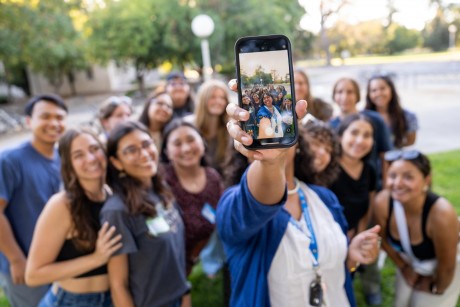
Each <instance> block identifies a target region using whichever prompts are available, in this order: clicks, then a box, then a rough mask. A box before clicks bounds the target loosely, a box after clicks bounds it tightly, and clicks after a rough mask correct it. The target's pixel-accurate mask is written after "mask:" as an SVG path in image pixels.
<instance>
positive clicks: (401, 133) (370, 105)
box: [366, 76, 418, 148]
mask: <svg viewBox="0 0 460 307" xmlns="http://www.w3.org/2000/svg"><path fill="white" fill-rule="evenodd" d="M366 109H367V110H373V111H377V112H379V113H380V115H381V116H382V118H383V120H384V121H385V123H386V124H387V126H388V127H389V128H390V131H391V135H392V140H393V144H394V146H395V147H396V148H402V147H405V146H410V145H413V144H414V143H415V139H416V136H417V130H418V120H417V116H416V115H415V114H414V113H412V112H410V111H408V110H406V109H403V108H402V106H401V104H400V102H399V96H398V93H397V92H396V87H395V85H394V83H393V81H392V80H391V79H390V77H387V76H376V77H372V78H371V79H370V80H369V82H368V84H367V95H366Z"/></svg>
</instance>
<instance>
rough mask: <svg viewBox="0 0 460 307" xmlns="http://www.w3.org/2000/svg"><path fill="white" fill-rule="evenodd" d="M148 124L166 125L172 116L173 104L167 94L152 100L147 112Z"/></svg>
mask: <svg viewBox="0 0 460 307" xmlns="http://www.w3.org/2000/svg"><path fill="white" fill-rule="evenodd" d="M148 114H149V118H150V123H152V122H158V123H161V124H163V125H164V124H166V123H167V122H168V121H169V120H170V119H171V117H172V114H173V102H172V99H171V97H170V96H169V95H168V94H162V95H159V96H158V97H155V98H153V99H152V101H151V102H150V105H149V110H148Z"/></svg>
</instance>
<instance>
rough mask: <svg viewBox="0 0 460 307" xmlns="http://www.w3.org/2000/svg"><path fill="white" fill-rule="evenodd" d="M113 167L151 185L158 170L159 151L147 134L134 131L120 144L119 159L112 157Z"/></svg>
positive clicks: (123, 138) (118, 149) (121, 140)
mask: <svg viewBox="0 0 460 307" xmlns="http://www.w3.org/2000/svg"><path fill="white" fill-rule="evenodd" d="M110 160H111V162H112V163H113V165H114V166H115V167H116V168H117V169H118V170H119V171H124V172H126V174H128V175H129V176H131V177H133V178H135V179H137V180H139V181H141V182H143V183H145V184H146V185H149V184H150V182H151V180H152V177H153V176H155V175H156V174H157V170H158V151H157V148H156V147H155V144H154V143H153V141H152V138H151V137H150V135H148V134H147V133H145V132H143V131H140V130H134V131H132V132H130V133H128V134H126V135H125V136H123V137H122V138H121V139H120V141H119V142H118V147H117V157H110Z"/></svg>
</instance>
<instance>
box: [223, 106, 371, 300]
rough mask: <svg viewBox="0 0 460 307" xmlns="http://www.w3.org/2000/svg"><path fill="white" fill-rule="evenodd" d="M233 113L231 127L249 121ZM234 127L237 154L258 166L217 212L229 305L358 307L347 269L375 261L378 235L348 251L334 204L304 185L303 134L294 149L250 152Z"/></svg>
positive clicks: (362, 238) (323, 191) (324, 192)
mask: <svg viewBox="0 0 460 307" xmlns="http://www.w3.org/2000/svg"><path fill="white" fill-rule="evenodd" d="M296 106H297V108H296V110H297V114H298V115H299V117H302V116H303V115H305V114H302V113H301V112H305V111H306V107H305V106H306V105H305V101H303V102H298V103H297V105H296ZM235 108H238V107H236V106H233V105H230V106H229V107H228V108H227V112H228V114H229V115H230V116H233V120H235V121H236V120H242V119H247V118H248V114H245V113H246V112H245V111H244V110H243V109H235ZM235 114H236V115H235ZM240 114H241V115H240ZM240 116H241V117H240ZM232 123H234V122H233V121H232V122H231V124H229V125H228V128H229V132H230V133H231V135H232V136H233V137H235V138H236V143H235V148H236V149H237V150H239V151H240V152H241V153H242V154H243V155H246V156H247V157H248V158H249V157H251V158H253V159H254V160H255V161H254V162H252V163H251V164H250V166H249V168H248V169H247V170H246V172H245V173H244V174H243V177H242V178H241V181H240V183H239V184H238V185H236V186H233V187H231V188H229V189H227V191H226V192H225V193H224V195H223V196H222V198H221V200H220V202H219V205H218V207H217V228H218V231H219V235H220V237H221V239H222V242H223V244H224V248H225V251H226V253H227V256H228V262H229V266H230V271H231V274H232V299H231V305H232V306H243V305H244V306H246V305H248V306H249V305H250V306H270V305H271V306H305V305H307V304H310V305H314V306H322V305H323V303H324V305H328V306H355V301H354V296H353V290H352V288H351V279H350V273H349V269H352V268H353V267H355V265H356V262H364V263H369V262H370V261H373V260H374V259H375V257H376V255H377V250H378V248H377V246H378V236H377V232H378V231H379V229H380V228H379V227H378V226H376V227H374V228H373V229H370V230H367V231H365V232H363V233H361V234H359V235H357V236H356V237H354V238H353V240H352V241H351V242H350V244H349V245H348V240H347V237H346V235H345V232H346V228H347V226H346V221H345V218H344V216H343V213H342V208H341V207H340V205H339V203H338V201H337V198H336V197H335V195H334V194H333V193H332V192H331V191H330V190H328V189H327V188H325V187H320V186H316V185H313V184H308V183H307V181H308V180H309V178H310V177H311V176H310V174H309V173H310V172H311V161H312V160H313V158H312V156H311V155H309V153H308V152H307V151H306V146H303V145H302V143H301V142H302V141H303V136H304V135H305V134H304V132H303V131H301V129H299V143H298V144H297V145H295V146H293V147H291V148H288V149H270V150H258V151H249V150H247V149H246V148H245V147H244V146H241V145H242V144H241V143H240V142H244V144H245V145H248V144H250V143H251V141H252V140H251V137H250V136H249V135H247V134H246V133H244V132H243V131H242V130H241V128H240V127H239V125H237V124H232ZM267 191H270V193H267ZM325 287H327V291H326V290H325ZM293 294H295V295H293Z"/></svg>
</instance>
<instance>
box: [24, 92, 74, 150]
mask: <svg viewBox="0 0 460 307" xmlns="http://www.w3.org/2000/svg"><path fill="white" fill-rule="evenodd" d="M66 117H67V112H66V111H65V110H63V109H62V108H60V107H58V106H57V105H55V104H54V103H51V102H47V101H45V100H42V101H39V102H37V103H36V104H35V106H34V108H33V111H32V115H31V116H28V117H26V122H27V125H28V126H29V128H30V129H31V130H32V134H33V137H34V141H37V142H39V143H42V144H47V145H54V143H56V142H57V141H58V140H59V138H60V137H61V136H62V134H63V133H64V130H65V124H66V123H65V120H66Z"/></svg>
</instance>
